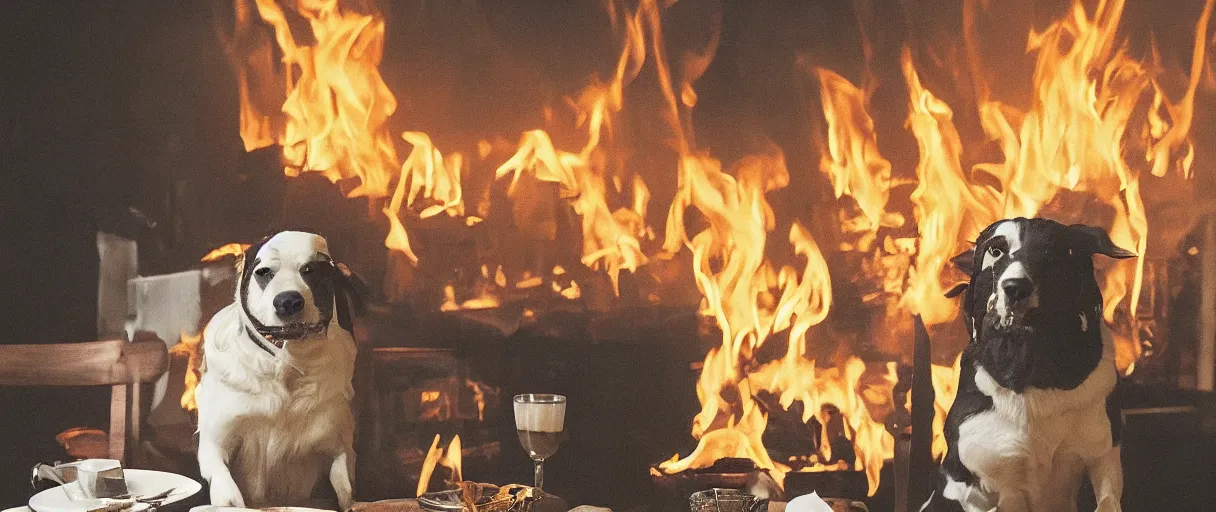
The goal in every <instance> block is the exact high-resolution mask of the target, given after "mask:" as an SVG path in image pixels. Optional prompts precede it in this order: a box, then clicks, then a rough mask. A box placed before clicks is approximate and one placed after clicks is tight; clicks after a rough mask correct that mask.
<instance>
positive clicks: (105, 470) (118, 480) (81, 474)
mask: <svg viewBox="0 0 1216 512" xmlns="http://www.w3.org/2000/svg"><path fill="white" fill-rule="evenodd" d="M74 466H75V467H76V481H75V482H73V483H71V484H68V485H69V486H75V487H76V489H73V490H74V491H76V492H72V491H73V490H68V495H69V496H71V497H72V499H96V498H114V497H118V496H123V495H125V494H127V480H126V477H125V476H124V475H123V471H122V463H120V462H118V461H117V460H113V459H86V460H82V461H80V462H77V463H76V464H74ZM77 495H78V496H79V497H77Z"/></svg>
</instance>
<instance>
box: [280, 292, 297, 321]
mask: <svg viewBox="0 0 1216 512" xmlns="http://www.w3.org/2000/svg"><path fill="white" fill-rule="evenodd" d="M303 310H304V296H303V295H300V292H283V293H280V294H278V295H276V296H275V297H274V312H275V313H276V314H278V315H279V316H282V317H287V316H293V315H295V314H297V313H299V312H300V311H303Z"/></svg>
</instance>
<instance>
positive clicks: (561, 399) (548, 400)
mask: <svg viewBox="0 0 1216 512" xmlns="http://www.w3.org/2000/svg"><path fill="white" fill-rule="evenodd" d="M514 401H515V403H517V404H564V403H566V396H565V395H554V394H551V393H523V394H519V395H515V398H514Z"/></svg>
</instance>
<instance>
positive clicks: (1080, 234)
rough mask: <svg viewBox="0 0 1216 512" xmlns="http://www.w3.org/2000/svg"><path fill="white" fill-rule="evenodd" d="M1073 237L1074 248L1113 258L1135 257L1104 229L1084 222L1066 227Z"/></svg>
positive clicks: (1134, 254)
mask: <svg viewBox="0 0 1216 512" xmlns="http://www.w3.org/2000/svg"><path fill="white" fill-rule="evenodd" d="M1068 229H1069V231H1070V232H1071V233H1072V235H1073V238H1074V239H1075V244H1076V248H1077V249H1080V250H1083V251H1086V252H1089V253H1091V254H1101V255H1103V256H1109V257H1111V258H1115V259H1120V260H1122V259H1127V258H1135V257H1136V256H1137V255H1136V253H1134V252H1131V251H1129V250H1127V249H1124V248H1122V247H1119V246H1117V245H1115V243H1114V242H1112V241H1111V239H1110V235H1107V234H1106V230H1104V229H1102V228H1096V227H1093V226H1086V225H1084V224H1073V225H1071V226H1069V227H1068Z"/></svg>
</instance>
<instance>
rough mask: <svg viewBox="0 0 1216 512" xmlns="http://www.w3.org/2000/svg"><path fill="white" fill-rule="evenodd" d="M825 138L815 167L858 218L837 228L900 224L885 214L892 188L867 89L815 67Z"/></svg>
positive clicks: (871, 229)
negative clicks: (853, 205)
mask: <svg viewBox="0 0 1216 512" xmlns="http://www.w3.org/2000/svg"><path fill="white" fill-rule="evenodd" d="M815 73H816V75H817V76H818V78H819V90H820V97H821V98H822V102H823V117H824V119H825V120H826V121H827V126H828V130H827V141H826V143H825V144H822V146H824V147H823V148H821V151H820V152H821V153H822V154H823V156H822V157H821V161H820V162H819V170H821V171H823V173H824V174H826V175H828V177H829V178H830V179H831V182H832V188H833V191H834V192H835V193H836V198H837V199H839V198H841V197H844V196H849V197H851V198H853V199H854V200H855V201H856V202H857V206H858V208H859V209H860V210H861V216H860V217H858V218H856V219H852V220H851V221H850V222H849V223H848V224H846V225H845V226H842V228H843V230H844V232H845V233H864V232H871V233H873V232H875V231H877V230H878V228H879V227H880V226H900V225H902V224H903V222H904V221H903V218H902V217H900V216H899V215H898V214H892V213H888V212H886V205H887V200H888V198H889V197H890V191H891V163H890V162H888V161H887V159H885V158H883V157H882V155H880V154H879V153H878V137H877V135H876V134H875V131H874V120H873V119H871V118H870V115H869V113H867V111H866V110H867V108H868V104H869V93H868V92H866V91H863V90H862V89H860V88H858V87H857V86H855V85H853V84H852V83H851V82H849V81H848V80H847V79H845V78H844V77H842V76H840V75H838V74H836V73H834V72H832V71H829V70H826V69H822V68H816V69H815Z"/></svg>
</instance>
